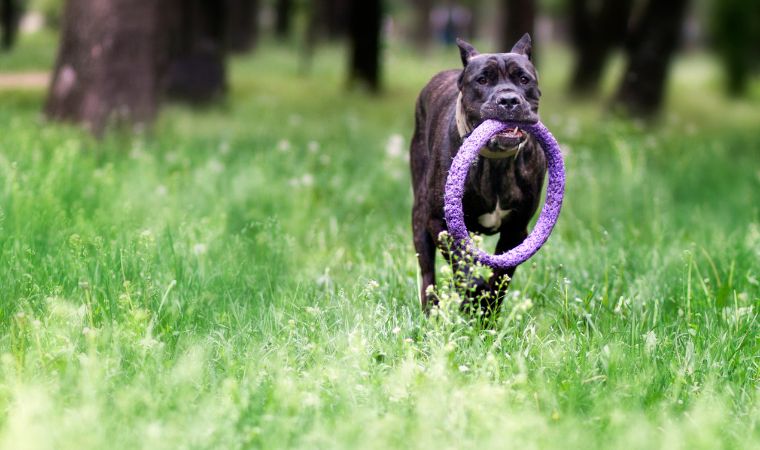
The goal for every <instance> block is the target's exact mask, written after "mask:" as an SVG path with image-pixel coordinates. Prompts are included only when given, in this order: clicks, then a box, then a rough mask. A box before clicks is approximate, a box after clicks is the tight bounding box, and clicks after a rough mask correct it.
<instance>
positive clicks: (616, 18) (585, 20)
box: [569, 0, 634, 93]
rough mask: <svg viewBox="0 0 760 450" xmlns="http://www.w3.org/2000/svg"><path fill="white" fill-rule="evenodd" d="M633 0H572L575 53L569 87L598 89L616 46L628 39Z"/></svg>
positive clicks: (591, 90) (578, 89) (573, 88)
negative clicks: (626, 37)
mask: <svg viewBox="0 0 760 450" xmlns="http://www.w3.org/2000/svg"><path fill="white" fill-rule="evenodd" d="M633 3H634V2H633V0H600V1H592V0H570V5H569V6H570V10H571V15H570V17H571V20H572V23H571V25H572V38H573V44H574V47H575V53H576V62H575V69H574V70H573V75H572V78H571V81H570V89H571V90H573V91H575V92H578V93H589V92H593V91H595V90H596V89H597V88H598V86H599V81H600V79H601V76H602V73H603V71H604V67H605V65H606V63H607V60H608V58H609V55H610V53H611V51H612V49H613V48H615V47H616V46H618V45H621V44H623V43H624V41H625V36H626V33H627V31H628V22H629V20H630V17H631V10H632V8H633Z"/></svg>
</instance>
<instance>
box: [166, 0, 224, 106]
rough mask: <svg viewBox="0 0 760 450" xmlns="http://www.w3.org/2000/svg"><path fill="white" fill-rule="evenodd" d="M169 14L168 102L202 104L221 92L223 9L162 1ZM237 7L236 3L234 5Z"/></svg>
mask: <svg viewBox="0 0 760 450" xmlns="http://www.w3.org/2000/svg"><path fill="white" fill-rule="evenodd" d="M163 2H164V6H165V7H166V8H168V9H169V10H171V11H173V13H172V14H171V15H170V19H169V23H168V26H167V30H166V31H167V32H168V39H169V48H168V51H169V66H168V74H167V78H166V93H167V95H168V96H169V98H172V99H175V100H183V101H189V102H192V103H204V102H208V101H211V100H213V99H215V98H217V97H219V96H220V95H222V94H223V93H224V92H225V89H226V68H225V53H226V47H227V36H228V35H227V34H226V25H228V24H229V22H228V21H227V16H228V15H229V14H226V7H227V6H229V5H231V4H232V2H231V1H229V0H225V2H217V1H214V0H163ZM236 3H237V2H236Z"/></svg>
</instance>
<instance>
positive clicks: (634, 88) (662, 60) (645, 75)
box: [615, 0, 689, 116]
mask: <svg viewBox="0 0 760 450" xmlns="http://www.w3.org/2000/svg"><path fill="white" fill-rule="evenodd" d="M688 3H689V1H688V0H669V1H660V0H650V1H649V2H648V3H647V5H646V9H645V10H644V13H643V15H642V17H641V19H640V20H639V23H638V24H637V26H636V27H635V28H634V33H633V34H632V35H631V39H630V40H629V43H628V46H627V49H626V54H627V55H628V66H627V69H626V71H625V74H624V75H623V80H622V82H621V84H620V88H619V89H618V92H617V97H616V99H615V103H616V104H617V105H619V106H620V107H622V108H623V109H624V110H625V111H626V112H628V113H630V114H633V115H637V116H651V115H653V114H654V113H656V112H657V111H658V110H659V108H660V106H661V105H662V99H663V95H664V91H665V81H666V79H667V72H668V67H669V66H670V62H671V59H672V57H673V54H674V53H675V50H676V48H677V47H678V42H679V36H680V34H681V24H682V21H683V18H684V15H685V14H686V8H687V6H688Z"/></svg>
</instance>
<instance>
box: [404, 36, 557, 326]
mask: <svg viewBox="0 0 760 450" xmlns="http://www.w3.org/2000/svg"><path fill="white" fill-rule="evenodd" d="M457 45H458V46H459V51H460V55H461V58H462V64H463V66H464V67H463V68H462V69H461V70H447V71H444V72H440V73H438V74H437V75H435V76H434V77H433V78H432V79H431V80H430V82H429V83H428V84H427V85H426V86H425V87H424V88H423V89H422V92H421V93H420V95H419V98H418V99H417V104H416V114H415V129H414V136H413V138H412V141H411V149H410V152H411V155H410V163H411V170H412V185H413V190H414V207H413V210H412V228H413V232H414V246H415V249H416V251H417V258H418V261H419V265H420V271H421V275H422V286H421V292H420V301H421V303H422V308H423V310H425V311H428V310H429V308H430V307H431V306H432V305H433V304H435V303H436V302H437V299H436V297H435V295H433V294H431V291H430V289H429V287H430V286H433V285H434V284H435V251H436V247H437V246H438V247H441V249H442V250H443V253H444V256H445V257H446V258H447V259H449V258H450V255H448V252H447V251H446V250H445V248H443V245H442V243H441V242H439V233H441V232H442V231H444V230H446V222H445V220H444V215H443V193H444V187H445V184H446V177H447V175H448V172H449V167H450V166H451V161H452V159H453V158H454V155H455V154H456V153H457V151H458V150H459V147H460V146H461V145H462V141H463V138H465V137H466V136H467V135H468V134H469V133H470V132H471V131H472V130H473V129H474V128H475V127H477V126H478V125H479V124H480V123H481V122H483V121H484V120H486V119H497V120H502V121H509V122H511V123H517V124H519V123H526V124H527V123H535V122H536V121H537V120H538V101H539V97H540V96H541V91H540V90H539V88H538V78H537V76H536V70H535V68H534V67H533V63H532V60H531V51H532V46H531V39H530V36H529V35H528V34H525V35H524V36H523V37H522V38H521V39H520V40H519V41H518V42H517V43H516V44H515V45H514V47H512V50H511V51H510V52H509V53H478V52H477V51H476V50H475V48H474V47H473V46H472V45H470V44H468V43H467V42H464V41H462V40H459V39H457ZM545 173H546V160H545V158H544V153H543V151H542V150H541V148H540V146H539V145H538V144H537V143H536V142H535V141H534V139H533V138H532V137H531V136H530V135H528V134H527V133H524V132H523V131H522V130H521V129H520V128H519V125H518V126H517V127H516V128H514V129H507V130H506V131H505V132H502V133H500V134H498V135H496V136H494V137H493V138H492V139H491V140H490V141H489V143H488V144H487V145H486V146H485V147H484V148H483V149H481V151H480V155H479V156H478V158H477V161H476V163H475V164H473V166H472V167H471V168H470V170H469V173H468V175H467V181H466V185H465V192H464V197H463V199H462V203H463V210H464V219H465V224H466V225H467V229H468V230H470V231H471V232H476V233H481V234H487V235H492V234H496V233H498V234H499V240H498V243H497V244H496V253H497V254H498V253H503V252H505V251H507V250H509V249H512V248H514V247H515V246H517V245H518V244H520V243H521V242H522V241H523V239H525V237H526V236H527V233H528V232H527V227H528V222H529V221H530V219H531V217H533V215H534V214H535V212H536V209H537V207H538V203H539V200H540V197H541V189H542V186H543V183H544V175H545ZM457 270H458V271H459V270H467V268H466V267H460V268H457ZM513 274H514V269H510V270H506V271H498V270H496V271H494V273H493V275H492V276H491V278H490V279H489V280H480V281H478V282H477V285H476V286H474V292H475V294H476V295H473V298H474V299H476V301H477V302H478V303H479V304H480V306H481V307H483V308H487V309H489V310H491V311H492V310H494V309H495V308H496V307H498V306H499V303H500V297H501V295H499V293H498V292H496V290H497V289H496V287H497V286H500V285H501V286H503V285H504V284H505V283H506V282H508V280H509V279H511V277H512V275H513ZM505 275H506V276H508V277H509V278H507V279H502V278H503V277H504V276H505ZM484 293H485V294H489V295H481V294H484Z"/></svg>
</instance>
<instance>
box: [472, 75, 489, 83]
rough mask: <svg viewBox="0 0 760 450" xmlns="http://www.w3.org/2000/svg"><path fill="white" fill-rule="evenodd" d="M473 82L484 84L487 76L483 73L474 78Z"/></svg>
mask: <svg viewBox="0 0 760 450" xmlns="http://www.w3.org/2000/svg"><path fill="white" fill-rule="evenodd" d="M475 82H476V83H478V84H486V83H488V78H486V76H485V75H481V76H479V77H478V78H476V79H475Z"/></svg>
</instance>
